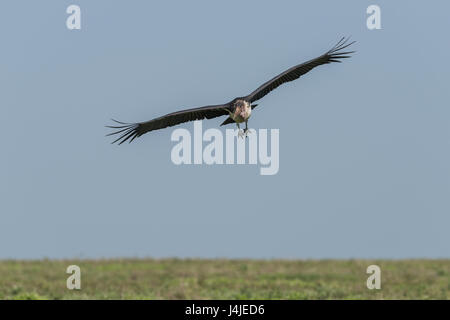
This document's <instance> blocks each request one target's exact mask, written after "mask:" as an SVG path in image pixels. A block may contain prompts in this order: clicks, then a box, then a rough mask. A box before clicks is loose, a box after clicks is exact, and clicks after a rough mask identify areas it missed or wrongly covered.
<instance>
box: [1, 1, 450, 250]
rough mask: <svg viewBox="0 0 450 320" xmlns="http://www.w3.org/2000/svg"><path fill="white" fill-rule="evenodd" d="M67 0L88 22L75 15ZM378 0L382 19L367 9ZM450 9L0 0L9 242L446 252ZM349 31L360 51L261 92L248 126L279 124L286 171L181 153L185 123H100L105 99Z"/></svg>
mask: <svg viewBox="0 0 450 320" xmlns="http://www.w3.org/2000/svg"><path fill="white" fill-rule="evenodd" d="M70 4H77V5H79V6H80V7H81V19H82V22H81V24H82V29H81V30H73V31H70V30H68V29H67V28H66V24H65V21H66V18H67V16H68V15H67V14H66V8H67V7H68V6H69V5H70ZM371 4H378V5H379V6H380V7H381V19H382V21H381V24H382V29H381V30H368V29H367V27H366V18H367V15H366V8H367V7H368V6H369V5H371ZM449 10H450V4H449V3H448V2H444V1H437V2H435V3H434V4H433V5H432V6H430V5H429V4H427V3H426V2H425V1H409V2H406V1H396V2H392V1H376V2H373V1H356V0H354V1H339V2H337V1H314V2H313V1H277V2H273V1H226V2H225V1H222V2H218V1H189V2H186V1H170V2H169V1H164V2H162V1H161V2H156V1H155V2H153V1H132V2H130V1H123V0H122V1H105V0H97V1H86V0H78V1H76V0H73V1H39V2H38V1H3V2H2V5H1V10H0V33H1V39H2V46H1V47H2V50H1V53H0V56H1V58H2V59H0V70H1V72H0V87H1V88H2V89H1V92H2V93H1V95H0V112H1V115H2V125H1V126H0V133H1V137H2V147H1V149H2V152H1V155H2V156H1V157H0V178H1V179H0V192H1V201H0V258H43V257H49V258H67V257H81V258H83V257H92V258H100V257H127V256H130V257H168V256H170V257H174V256H176V257H209V258H214V257H230V258H242V257H250V258H274V257H277V258H375V257H383V258H410V257H417V258H418V257H430V258H438V257H446V258H449V257H450V246H449V243H450V233H449V232H448V226H449V225H450V197H449V192H450V120H449V119H450V110H449V107H448V101H449V100H450V92H449V90H448V75H449V71H450V63H449V61H448V59H447V58H448V52H449V50H450V43H449V42H448V40H447V39H448V35H447V32H448V30H449V27H450V22H449V19H448V12H449ZM347 35H351V36H352V38H353V39H354V40H356V41H357V43H356V44H355V46H354V48H355V49H356V50H357V51H358V52H357V53H356V54H355V55H354V57H353V58H351V59H350V60H348V61H345V62H344V63H342V64H333V65H328V66H323V67H319V68H316V69H314V70H313V71H312V72H310V73H308V74H307V75H306V76H304V77H302V78H301V79H299V80H297V81H296V82H294V83H290V84H287V85H285V86H282V87H280V88H279V89H277V90H276V91H274V92H273V93H271V94H269V95H267V96H266V97H264V98H263V99H262V100H260V101H259V107H258V108H257V110H256V111H255V112H254V114H253V115H252V118H251V122H250V125H251V126H252V127H253V128H256V129H259V128H268V129H270V128H277V129H279V130H280V170H279V173H278V174H277V175H274V176H261V175H259V168H258V167H257V166H255V165H229V166H227V165H222V166H219V165H215V166H207V165H201V166H194V165H191V166H187V165H185V166H183V165H182V166H175V165H174V164H173V163H172V162H171V160H170V152H171V149H172V147H173V146H174V143H173V142H172V141H171V140H170V135H171V133H172V131H173V130H172V129H171V128H169V129H165V130H161V131H157V132H154V133H151V134H148V135H146V136H143V137H141V138H140V139H138V140H135V141H134V142H133V143H132V144H130V145H128V144H127V145H122V146H120V147H119V146H116V145H111V144H110V141H111V139H109V138H107V137H105V134H106V133H108V130H107V129H106V128H104V125H107V124H110V121H109V119H110V118H117V119H119V120H123V121H127V122H135V121H144V120H149V119H151V118H154V117H157V116H160V115H162V114H165V113H169V112H172V111H176V110H179V109H183V108H190V107H196V106H203V105H208V104H216V103H222V102H227V101H229V100H231V99H232V98H234V97H236V96H241V95H245V94H247V93H249V92H251V91H252V90H253V89H255V88H256V87H257V86H259V85H260V84H261V83H263V82H265V81H266V80H268V79H270V78H272V77H273V76H275V75H276V74H278V73H279V72H281V71H283V70H284V69H286V68H288V67H290V66H292V65H294V64H298V63H300V62H303V61H305V60H309V59H311V58H314V57H316V56H318V55H320V54H322V53H323V52H325V51H326V50H328V49H329V48H330V47H332V46H333V45H334V44H335V42H336V41H337V40H338V39H339V38H340V37H341V36H347ZM222 121H223V119H222V118H219V119H214V120H211V121H208V122H204V123H203V127H204V128H213V127H218V126H219V124H220V123H221V122H222ZM178 127H180V128H187V129H189V130H192V128H193V126H192V123H188V124H183V125H181V126H178ZM222 129H223V128H222ZM237 192H240V193H242V194H243V195H244V196H243V197H242V198H241V199H239V200H238V201H236V199H235V198H236V197H235V194H236V193H237Z"/></svg>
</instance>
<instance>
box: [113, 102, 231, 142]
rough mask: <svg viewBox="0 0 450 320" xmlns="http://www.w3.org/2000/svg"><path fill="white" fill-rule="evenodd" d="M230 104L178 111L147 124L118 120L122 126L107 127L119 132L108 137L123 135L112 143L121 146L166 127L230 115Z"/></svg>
mask: <svg viewBox="0 0 450 320" xmlns="http://www.w3.org/2000/svg"><path fill="white" fill-rule="evenodd" d="M229 107H230V104H229V103H227V104H218V105H213V106H206V107H201V108H193V109H187V110H182V111H177V112H173V113H169V114H166V115H165V116H162V117H159V118H155V119H153V120H150V121H147V122H140V123H123V122H119V121H116V120H113V121H114V122H116V123H118V124H120V126H106V127H108V128H112V129H117V131H115V132H112V133H110V134H108V136H111V135H115V134H121V135H120V137H118V138H117V139H116V140H114V141H113V142H112V143H115V142H119V144H122V143H124V142H125V141H127V140H129V142H131V141H133V140H134V139H136V138H137V137H140V136H142V135H143V134H144V133H147V132H149V131H153V130H158V129H163V128H166V127H172V126H174V125H177V124H180V123H183V122H188V121H194V120H202V119H212V118H216V117H220V116H224V115H229V112H228V111H227V110H229Z"/></svg>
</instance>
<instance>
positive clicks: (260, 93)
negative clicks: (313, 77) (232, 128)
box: [245, 38, 355, 102]
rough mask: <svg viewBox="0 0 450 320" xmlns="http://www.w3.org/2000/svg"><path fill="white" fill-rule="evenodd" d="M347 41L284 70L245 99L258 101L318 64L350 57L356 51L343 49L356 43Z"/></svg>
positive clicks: (343, 39) (342, 40)
mask: <svg viewBox="0 0 450 320" xmlns="http://www.w3.org/2000/svg"><path fill="white" fill-rule="evenodd" d="M347 42H348V39H345V38H342V39H341V40H339V42H338V43H337V44H336V45H335V46H334V47H333V48H331V49H330V50H329V51H327V52H326V53H324V54H323V55H321V56H319V57H317V58H315V59H312V60H309V61H307V62H304V63H302V64H299V65H296V66H294V67H292V68H290V69H288V70H286V71H284V72H283V73H281V74H279V75H277V76H276V77H275V78H273V79H271V80H269V81H267V82H266V83H264V84H262V85H261V86H260V87H259V88H258V89H256V90H255V91H253V92H252V93H250V94H249V95H248V96H247V97H245V99H247V100H248V101H250V102H254V101H257V100H259V99H261V98H262V97H264V96H265V95H266V94H268V93H269V92H270V91H272V90H274V89H276V88H278V87H279V86H281V85H282V84H283V83H285V82H290V81H293V80H296V79H298V78H299V77H300V76H302V75H304V74H305V73H307V72H309V71H311V70H312V69H313V68H315V67H317V66H320V65H322V64H327V63H331V62H341V61H340V59H345V58H349V57H350V54H351V53H354V51H347V52H343V51H342V50H343V49H345V48H347V47H348V46H350V45H352V44H353V43H355V41H353V42H350V43H347Z"/></svg>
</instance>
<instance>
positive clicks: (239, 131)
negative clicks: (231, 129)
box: [236, 122, 245, 138]
mask: <svg viewBox="0 0 450 320" xmlns="http://www.w3.org/2000/svg"><path fill="white" fill-rule="evenodd" d="M236 125H237V127H238V137H239V138H244V136H245V133H244V130H241V127H240V126H239V123H237V122H236Z"/></svg>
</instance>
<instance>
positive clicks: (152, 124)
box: [107, 38, 355, 144]
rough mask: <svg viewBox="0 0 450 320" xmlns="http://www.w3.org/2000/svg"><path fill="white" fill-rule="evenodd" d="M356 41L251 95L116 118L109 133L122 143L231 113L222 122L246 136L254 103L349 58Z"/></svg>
mask: <svg viewBox="0 0 450 320" xmlns="http://www.w3.org/2000/svg"><path fill="white" fill-rule="evenodd" d="M354 42H355V41H353V42H350V43H348V39H345V38H342V39H341V40H339V42H338V43H337V44H336V45H335V46H334V47H333V48H331V49H330V50H329V51H327V52H326V53H324V54H322V55H321V56H319V57H317V58H314V59H312V60H309V61H307V62H304V63H302V64H299V65H296V66H294V67H292V68H290V69H288V70H286V71H284V72H283V73H280V74H279V75H277V76H276V77H274V78H273V79H270V80H269V81H267V82H266V83H263V84H262V85H261V86H259V87H258V88H257V89H256V90H255V91H253V92H252V93H250V94H249V95H247V96H244V97H239V98H235V99H233V100H231V101H230V102H228V103H225V104H218V105H210V106H206V107H200V108H193V109H187V110H182V111H177V112H173V113H169V114H166V115H165V116H162V117H159V118H155V119H153V120H150V121H146V122H139V123H123V122H120V121H116V120H113V121H114V122H116V123H118V125H115V126H107V127H108V128H112V129H116V131H115V132H112V133H110V134H108V136H109V135H115V134H120V135H119V137H118V138H117V139H116V140H114V141H113V142H112V143H115V142H119V144H122V143H124V142H125V141H129V142H131V141H133V140H134V139H136V138H137V137H140V136H142V135H143V134H144V133H147V132H149V131H153V130H158V129H163V128H167V127H171V126H175V125H177V124H180V123H183V122H188V121H194V120H202V119H212V118H216V117H220V116H228V118H227V119H226V120H225V121H224V122H223V123H222V124H221V125H225V124H229V123H236V124H237V127H238V129H239V131H238V132H239V136H240V137H243V136H246V135H247V133H248V124H247V122H248V119H249V118H250V115H251V113H252V109H254V108H255V107H256V106H257V104H254V102H255V101H257V100H259V99H261V98H262V97H264V96H265V95H266V94H268V93H269V92H271V91H272V90H274V89H276V88H278V87H279V86H280V85H282V84H283V83H285V82H289V81H293V80H295V79H298V78H299V77H300V76H302V75H304V74H305V73H307V72H309V71H310V70H312V69H313V68H315V67H317V66H320V65H322V64H328V63H331V62H341V61H340V59H344V58H349V57H350V54H352V53H354V51H343V50H344V49H345V48H347V47H348V46H350V45H352V44H353V43H354ZM242 122H245V130H241V129H240V127H239V124H240V123H242Z"/></svg>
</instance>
